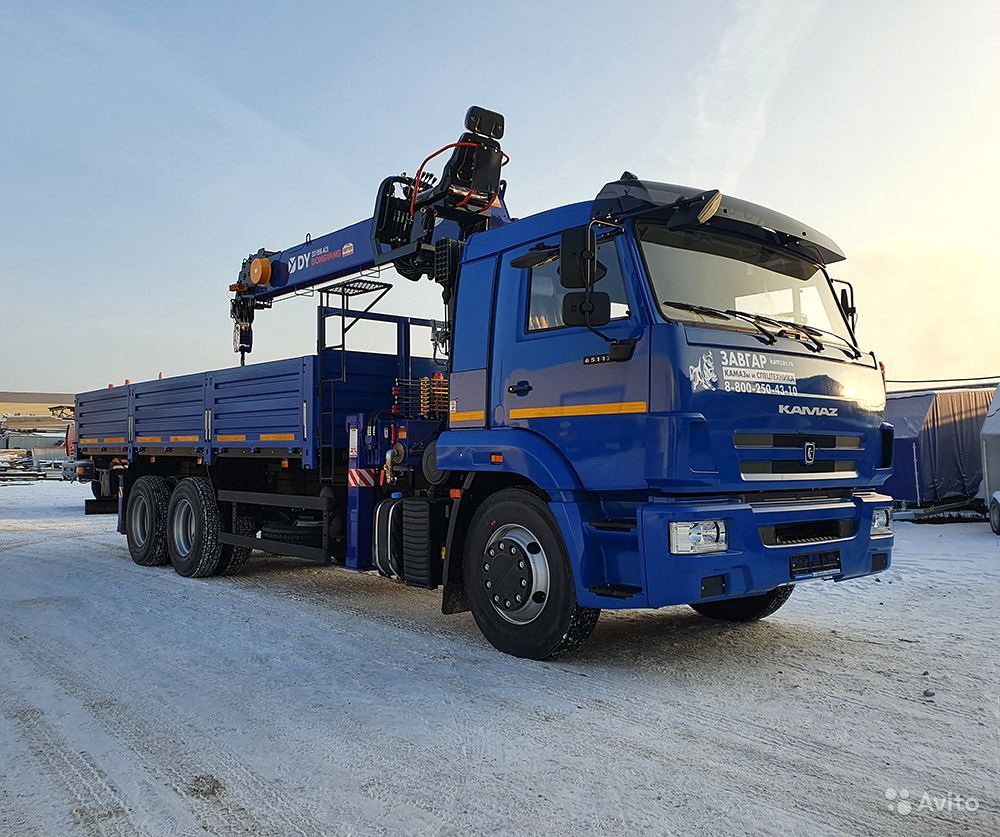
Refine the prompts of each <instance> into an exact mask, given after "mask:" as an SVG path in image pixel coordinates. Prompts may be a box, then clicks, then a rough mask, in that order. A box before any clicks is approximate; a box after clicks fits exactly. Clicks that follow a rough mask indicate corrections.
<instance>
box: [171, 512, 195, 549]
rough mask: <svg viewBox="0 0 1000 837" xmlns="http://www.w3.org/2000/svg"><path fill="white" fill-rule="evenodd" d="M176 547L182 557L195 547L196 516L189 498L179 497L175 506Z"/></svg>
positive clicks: (174, 532) (174, 534)
mask: <svg viewBox="0 0 1000 837" xmlns="http://www.w3.org/2000/svg"><path fill="white" fill-rule="evenodd" d="M173 536H174V549H176V550H177V554H178V555H180V556H181V558H187V557H188V556H189V555H190V554H191V551H192V550H193V549H194V538H195V516H194V508H193V507H192V505H191V503H190V501H189V500H185V499H184V498H179V499H178V500H177V505H176V506H175V507H174V520H173Z"/></svg>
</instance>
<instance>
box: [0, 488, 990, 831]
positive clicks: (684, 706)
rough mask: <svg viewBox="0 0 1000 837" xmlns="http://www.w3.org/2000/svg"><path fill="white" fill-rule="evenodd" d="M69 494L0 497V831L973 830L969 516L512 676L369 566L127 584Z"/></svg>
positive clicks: (979, 734)
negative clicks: (706, 614) (865, 566)
mask: <svg viewBox="0 0 1000 837" xmlns="http://www.w3.org/2000/svg"><path fill="white" fill-rule="evenodd" d="M87 493H88V489H86V488H84V487H81V486H72V485H65V484H52V483H39V484H35V485H27V486H2V485H0V834H2V835H26V834H78V833H80V834H120V835H139V834H148V835H153V834H157V835H181V834H185V835H187V834H191V835H194V834H203V833H205V832H208V833H213V834H215V833H218V834H282V835H284V834H301V835H313V834H324V833H331V834H347V833H360V834H370V833H389V834H397V833H407V834H409V833H428V834H462V833H468V832H490V833H528V832H549V833H561V834H576V833H579V832H581V831H598V830H600V831H610V832H612V833H622V832H626V831H628V832H632V831H641V832H642V833H646V834H663V833H714V834H727V833H728V834H744V833H747V832H758V833H773V834H778V833H800V834H805V833H824V834H840V833H843V834H870V833H877V832H899V833H935V834H944V833H949V834H952V833H968V834H997V833H1000V697H998V691H1000V686H998V673H997V663H998V659H1000V651H998V644H997V640H998V634H1000V539H998V538H996V537H995V536H994V535H992V534H991V533H990V531H989V527H988V526H987V525H986V524H984V523H975V524H973V523H964V524H953V525H946V526H945V525H941V526H915V525H912V524H901V525H899V527H898V528H899V531H898V536H897V539H896V544H897V546H896V553H895V564H894V566H893V568H892V570H891V571H889V572H888V573H886V574H884V575H883V576H882V577H881V579H863V580H861V581H855V582H850V583H847V584H844V585H834V584H832V583H829V582H811V583H807V584H803V585H800V587H799V588H798V589H797V590H796V591H795V594H794V595H793V596H792V598H791V600H790V601H789V603H788V604H787V605H786V606H785V607H784V608H783V609H782V610H780V611H779V612H778V613H777V614H775V616H773V617H771V618H770V619H769V620H767V621H765V622H761V623H759V624H756V625H751V626H747V627H733V626H728V625H723V624H718V623H713V622H710V621H708V620H705V619H702V618H700V617H698V616H697V615H695V614H694V613H693V612H692V611H690V610H689V609H687V608H670V609H666V610H662V611H657V612H645V613H634V614H624V615H620V614H619V615H610V616H609V615H608V614H605V615H604V616H602V618H601V622H600V624H599V625H598V628H597V631H596V633H595V635H594V637H593V639H592V640H591V642H590V643H589V644H588V645H587V646H586V647H585V648H584V649H583V650H582V652H580V653H577V654H576V655H575V656H573V657H571V658H569V659H566V660H560V661H558V662H555V663H535V662H528V661H523V660H517V659H514V658H511V657H506V656H503V655H501V654H499V653H497V652H496V651H494V650H493V649H492V648H491V647H489V646H488V645H487V644H486V642H485V641H484V640H483V639H482V638H481V637H480V636H479V634H478V632H477V630H476V628H475V626H474V624H473V622H472V619H471V617H470V616H469V615H468V614H464V615H461V616H457V617H444V616H441V614H440V613H439V610H438V598H437V596H436V595H435V594H432V593H429V592H426V591H418V590H413V589H409V588H406V587H402V586H399V585H397V584H393V583H389V582H386V581H384V580H382V579H379V578H377V577H373V576H361V577H359V576H356V575H353V574H350V573H348V572H346V571H344V570H340V569H336V568H316V567H314V566H311V565H307V564H303V563H301V562H297V561H292V560H286V559H275V558H264V557H260V558H257V559H255V560H254V561H253V562H252V563H251V565H250V567H249V568H248V571H247V574H246V575H244V576H238V577H235V578H227V579H206V580H201V581H196V580H188V579H183V578H180V577H179V576H177V575H176V574H175V573H174V572H173V571H172V570H171V569H170V568H169V567H166V568H162V569H146V568H141V567H138V566H136V565H134V564H133V563H132V562H131V561H130V560H129V557H128V553H127V551H126V547H125V540H124V538H122V537H121V536H119V535H117V534H115V533H114V519H113V518H112V517H104V516H101V517H87V518H85V517H84V516H83V515H82V505H83V499H84V497H85V496H86V495H87ZM925 690H927V691H925ZM931 692H932V693H933V695H930V694H929V693H931ZM904 791H906V792H908V797H907V796H904V795H903V792H904ZM892 792H895V798H893V799H888V798H887V794H888V795H889V796H891V795H892ZM924 794H927V796H926V797H925V796H924ZM949 794H950V795H951V796H949ZM956 795H957V796H960V797H962V798H963V800H962V801H961V802H956V801H955V798H954V797H955V796H956ZM966 797H972V798H974V799H975V800H977V801H978V810H975V811H970V810H968V808H969V807H970V806H971V803H969V804H966V803H965V801H964V798H966ZM907 803H908V804H909V809H907ZM922 803H923V804H922ZM928 803H929V805H930V807H931V808H934V807H935V806H940V807H942V808H943V810H928ZM901 808H902V810H903V811H906V810H909V813H900V809H901ZM949 808H950V809H951V810H949Z"/></svg>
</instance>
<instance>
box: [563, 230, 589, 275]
mask: <svg viewBox="0 0 1000 837" xmlns="http://www.w3.org/2000/svg"><path fill="white" fill-rule="evenodd" d="M596 261H597V254H596V253H595V252H594V246H593V238H592V237H591V234H590V227H570V228H569V229H568V230H563V233H562V236H561V237H560V239H559V283H560V284H561V285H562V286H563V287H564V288H585V287H587V284H588V282H589V281H590V276H591V275H592V271H593V265H594V264H595V263H596Z"/></svg>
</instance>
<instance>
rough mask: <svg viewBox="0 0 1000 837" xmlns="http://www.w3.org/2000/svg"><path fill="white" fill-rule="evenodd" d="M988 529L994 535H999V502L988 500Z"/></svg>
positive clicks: (994, 499)
mask: <svg viewBox="0 0 1000 837" xmlns="http://www.w3.org/2000/svg"><path fill="white" fill-rule="evenodd" d="M990 528H991V529H992V530H993V534H994V535H1000V501H998V500H997V499H996V498H995V497H994V498H993V499H992V500H990Z"/></svg>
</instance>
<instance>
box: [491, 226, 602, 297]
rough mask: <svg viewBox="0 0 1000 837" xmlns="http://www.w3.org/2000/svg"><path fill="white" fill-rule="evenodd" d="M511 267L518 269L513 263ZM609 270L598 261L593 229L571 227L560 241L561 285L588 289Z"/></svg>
mask: <svg viewBox="0 0 1000 837" xmlns="http://www.w3.org/2000/svg"><path fill="white" fill-rule="evenodd" d="M511 265H513V266H514V267H517V265H515V264H514V263H513V262H511ZM607 273H608V269H607V268H606V267H605V266H604V265H603V264H601V263H600V262H599V261H597V242H596V241H595V239H594V232H593V229H592V228H591V227H589V226H586V227H570V228H569V229H568V230H564V231H563V234H562V236H561V237H560V239H559V284H560V285H562V286H563V287H564V288H586V287H587V285H588V284H590V285H593V284H594V283H595V282H600V281H601V280H602V279H603V278H604V277H605V276H606V275H607Z"/></svg>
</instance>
